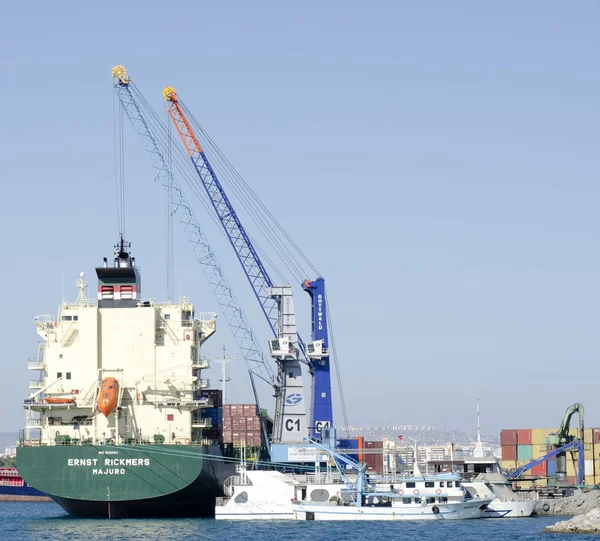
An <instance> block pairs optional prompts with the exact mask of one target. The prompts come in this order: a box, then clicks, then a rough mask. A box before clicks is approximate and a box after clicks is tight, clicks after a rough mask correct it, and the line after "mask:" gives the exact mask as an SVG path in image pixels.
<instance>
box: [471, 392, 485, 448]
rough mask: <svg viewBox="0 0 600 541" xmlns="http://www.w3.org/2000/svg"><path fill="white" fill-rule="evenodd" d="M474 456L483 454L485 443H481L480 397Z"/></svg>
mask: <svg viewBox="0 0 600 541" xmlns="http://www.w3.org/2000/svg"><path fill="white" fill-rule="evenodd" d="M473 456H475V457H482V456H483V445H482V444H481V425H480V423H479V397H477V444H476V445H475V451H474V452H473Z"/></svg>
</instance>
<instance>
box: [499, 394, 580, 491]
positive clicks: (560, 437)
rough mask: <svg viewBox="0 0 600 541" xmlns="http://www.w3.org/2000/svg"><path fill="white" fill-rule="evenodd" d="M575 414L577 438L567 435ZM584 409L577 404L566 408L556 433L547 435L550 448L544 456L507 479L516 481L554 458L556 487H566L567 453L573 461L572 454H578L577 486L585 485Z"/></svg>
mask: <svg viewBox="0 0 600 541" xmlns="http://www.w3.org/2000/svg"><path fill="white" fill-rule="evenodd" d="M575 413H577V414H578V416H579V437H577V436H573V435H571V434H570V433H569V427H570V425H571V417H573V415H574V414H575ZM584 434H585V430H584V408H583V404H581V403H579V402H577V403H575V404H573V405H572V406H569V407H568V408H567V411H566V412H565V415H564V417H563V420H562V422H561V423H560V428H559V429H558V432H555V433H552V434H549V435H548V438H547V440H546V442H547V444H548V445H549V446H550V447H551V448H552V449H551V451H549V452H548V453H547V454H545V455H544V456H542V457H540V458H537V459H535V460H533V461H532V462H529V463H528V464H525V466H522V467H521V468H519V469H518V470H515V471H514V472H512V473H509V474H508V475H507V478H508V479H512V480H515V479H518V478H519V477H520V476H521V475H523V473H525V472H526V471H528V470H530V469H531V468H534V467H535V466H537V465H538V464H541V463H542V462H546V461H547V460H551V459H552V458H554V457H556V484H557V486H564V485H568V480H567V453H570V454H571V459H572V460H573V462H574V461H575V457H574V456H573V453H578V456H577V485H578V486H581V485H585V468H584V458H583V456H584V453H583V449H584V439H585V436H584Z"/></svg>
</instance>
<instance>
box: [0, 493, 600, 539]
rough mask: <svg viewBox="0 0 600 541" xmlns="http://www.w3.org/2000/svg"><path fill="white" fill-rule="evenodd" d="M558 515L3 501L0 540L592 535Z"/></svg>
mask: <svg viewBox="0 0 600 541" xmlns="http://www.w3.org/2000/svg"><path fill="white" fill-rule="evenodd" d="M557 520H559V519H558V518H555V517H536V518H529V519H496V520H494V519H487V520H457V521H436V522H394V523H391V522H379V523H377V522H370V523H369V522H360V523H359V522H337V523H336V522H330V523H327V522H294V521H281V522H274V521H273V522H271V521H269V522H227V521H218V522H217V521H216V520H209V519H199V520H191V519H179V520H152V519H137V520H90V519H74V518H69V517H68V516H67V515H66V514H65V513H64V512H63V511H62V509H61V508H60V507H58V506H57V505H56V504H54V503H11V502H0V541H6V540H12V539H19V540H38V539H51V540H61V541H62V540H66V539H85V540H89V541H95V540H102V541H113V540H114V541H117V540H118V541H121V540H128V539H144V540H148V541H150V540H154V539H156V540H160V541H169V540H180V539H203V540H204V539H205V540H210V541H212V540H218V541H245V540H248V541H250V540H251V541H267V540H289V541H319V540H328V541H329V540H330V541H345V540H348V541H350V540H351V541H362V540H363V539H373V540H376V541H380V540H385V539H393V540H395V541H405V540H411V539H415V540H423V541H428V540H432V541H433V540H435V541H445V540H451V539H457V540H460V541H471V540H473V541H475V540H477V541H479V540H485V541H503V540H507V539H517V540H519V541H527V540H530V539H545V540H546V541H555V540H556V541H558V540H561V539H564V540H568V541H576V540H578V539H586V540H588V541H589V540H590V539H593V538H594V537H593V536H584V535H558V534H548V533H543V529H544V526H546V525H548V524H553V523H554V522H556V521H557Z"/></svg>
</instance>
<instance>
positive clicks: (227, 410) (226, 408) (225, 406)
mask: <svg viewBox="0 0 600 541" xmlns="http://www.w3.org/2000/svg"><path fill="white" fill-rule="evenodd" d="M223 417H231V404H223Z"/></svg>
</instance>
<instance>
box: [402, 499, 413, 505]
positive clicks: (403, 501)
mask: <svg viewBox="0 0 600 541" xmlns="http://www.w3.org/2000/svg"><path fill="white" fill-rule="evenodd" d="M411 501H412V498H402V503H403V504H410V502H411Z"/></svg>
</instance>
